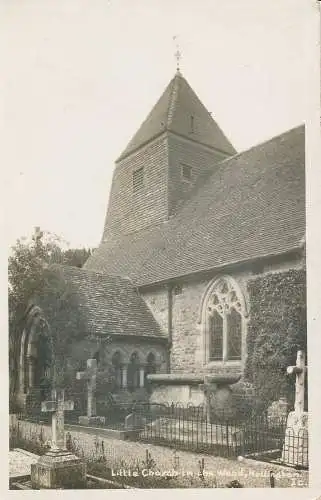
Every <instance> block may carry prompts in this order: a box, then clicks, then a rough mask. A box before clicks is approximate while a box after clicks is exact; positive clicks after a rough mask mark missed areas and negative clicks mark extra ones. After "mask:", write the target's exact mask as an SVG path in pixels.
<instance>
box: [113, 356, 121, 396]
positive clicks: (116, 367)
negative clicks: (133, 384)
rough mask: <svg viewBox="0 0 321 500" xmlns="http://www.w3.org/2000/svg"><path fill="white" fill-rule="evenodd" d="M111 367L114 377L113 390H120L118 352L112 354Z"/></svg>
mask: <svg viewBox="0 0 321 500" xmlns="http://www.w3.org/2000/svg"><path fill="white" fill-rule="evenodd" d="M111 362H112V365H113V371H114V377H115V389H116V390H117V389H121V387H122V359H121V355H120V352H119V351H117V352H115V353H114V354H113V357H112V360H111Z"/></svg>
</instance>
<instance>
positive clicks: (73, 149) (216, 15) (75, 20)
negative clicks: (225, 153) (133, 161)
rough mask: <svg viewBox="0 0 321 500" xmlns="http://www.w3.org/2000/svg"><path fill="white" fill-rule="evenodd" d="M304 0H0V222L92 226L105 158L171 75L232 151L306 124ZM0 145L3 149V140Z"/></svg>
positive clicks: (104, 189)
mask: <svg viewBox="0 0 321 500" xmlns="http://www.w3.org/2000/svg"><path fill="white" fill-rule="evenodd" d="M307 3H309V2H305V1H304V0H269V1H263V0H242V1H240V0H224V1H223V0H198V1H195V0H194V1H192V0H109V1H108V0H64V1H57V0H33V1H31V0H30V1H29V0H20V1H19V0H3V1H2V4H1V19H2V21H1V22H2V24H3V26H2V27H1V31H2V33H3V34H4V37H5V42H6V46H5V47H6V50H5V59H4V68H3V69H4V98H5V99H4V104H5V115H4V116H5V136H4V137H5V140H4V152H5V158H6V159H7V163H6V165H5V168H4V170H5V183H4V186H5V193H6V197H7V198H8V204H7V214H6V216H5V217H6V220H5V223H6V226H7V227H6V230H7V235H8V239H9V243H10V244H12V243H14V241H15V240H16V238H18V237H20V236H23V235H26V234H30V233H31V232H32V230H33V228H34V226H40V227H41V228H42V229H45V230H48V231H51V232H53V233H56V234H58V235H60V236H61V237H63V238H64V239H66V240H67V241H69V242H70V244H71V245H72V246H96V245H97V244H98V243H99V240H100V237H101V235H102V229H103V223H104V217H105V211H106V207H107V201H108V195H109V189H110V183H111V178H112V173H113V168H114V160H115V159H116V158H117V157H118V156H119V154H120V153H121V152H122V150H123V149H124V148H125V146H126V144H127V142H128V141H129V139H130V138H131V136H132V135H133V134H134V133H135V131H136V130H137V128H138V126H139V125H140V123H141V122H142V120H143V119H144V118H145V117H146V115H147V113H148V112H149V111H150V109H151V107H152V106H153V104H154V103H155V102H156V100H157V99H158V97H159V96H160V95H161V93H162V92H163V90H164V88H165V87H166V85H167V84H168V82H169V81H170V79H171V78H172V76H173V75H174V72H175V65H176V62H175V59H174V56H173V54H174V52H175V45H174V43H173V40H172V37H173V35H179V39H180V45H181V50H182V53H183V58H182V62H181V67H182V73H183V75H184V76H185V77H186V78H187V80H188V81H189V83H190V85H191V86H192V87H193V89H194V90H195V91H196V93H197V94H198V95H199V97H200V99H201V100H202V101H203V103H204V104H205V106H206V107H207V109H208V110H209V111H211V112H212V113H213V117H214V118H215V119H216V120H217V122H218V124H219V125H220V127H221V128H222V129H223V131H224V132H225V134H226V135H227V136H228V138H229V139H230V140H231V142H232V143H233V144H234V146H235V147H236V149H237V150H244V149H247V148H249V147H251V146H252V145H254V144H257V143H259V142H261V141H264V140H266V139H268V138H270V137H272V136H273V135H277V134H279V133H282V132H284V131H285V130H287V129H289V128H292V127H294V126H297V125H298V124H300V123H302V122H303V121H304V120H305V109H306V107H305V89H306V76H305V75H306V67H305V61H306V57H305V55H306V50H307V47H306V44H305V30H306V19H307V17H308V14H309V12H308V11H309V9H307V6H308V5H307ZM1 147H2V148H3V146H1Z"/></svg>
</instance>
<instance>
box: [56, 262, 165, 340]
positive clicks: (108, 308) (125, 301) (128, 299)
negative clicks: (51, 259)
mask: <svg viewBox="0 0 321 500" xmlns="http://www.w3.org/2000/svg"><path fill="white" fill-rule="evenodd" d="M51 269H52V270H54V271H57V273H59V274H60V275H61V276H62V278H63V279H64V280H65V281H66V282H67V283H68V285H69V286H71V289H72V292H73V294H75V295H76V296H77V299H78V300H77V302H78V305H79V306H80V307H81V310H82V313H83V317H84V318H86V322H87V325H86V327H87V332H86V334H87V335H88V334H91V333H95V334H97V335H102V336H103V335H126V336H127V335H128V336H144V337H162V336H164V335H163V334H162V332H161V330H160V327H159V325H158V324H157V322H156V321H155V319H154V316H153V315H152V313H151V312H150V310H149V309H148V307H147V306H146V304H145V302H144V301H143V299H142V298H141V297H140V295H139V294H138V292H137V289H136V288H135V286H134V285H133V284H132V283H131V282H130V280H129V279H125V278H120V277H117V276H106V275H103V274H101V273H98V272H94V271H89V270H85V269H83V268H78V267H71V266H61V265H54V266H51Z"/></svg>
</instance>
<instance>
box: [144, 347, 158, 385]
mask: <svg viewBox="0 0 321 500" xmlns="http://www.w3.org/2000/svg"><path fill="white" fill-rule="evenodd" d="M153 373H156V358H155V354H153V353H152V352H150V353H149V354H148V356H147V359H146V368H145V383H144V385H145V387H146V386H147V385H148V380H147V375H152V374H153Z"/></svg>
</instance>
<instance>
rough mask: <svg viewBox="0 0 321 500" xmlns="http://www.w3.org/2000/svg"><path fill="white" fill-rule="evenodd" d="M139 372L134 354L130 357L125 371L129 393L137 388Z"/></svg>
mask: <svg viewBox="0 0 321 500" xmlns="http://www.w3.org/2000/svg"><path fill="white" fill-rule="evenodd" d="M139 371H140V370H139V357H138V354H137V353H136V352H134V353H133V354H132V355H131V357H130V361H129V365H128V370H127V386H128V390H129V391H130V392H132V391H134V390H135V389H137V388H138V387H139Z"/></svg>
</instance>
